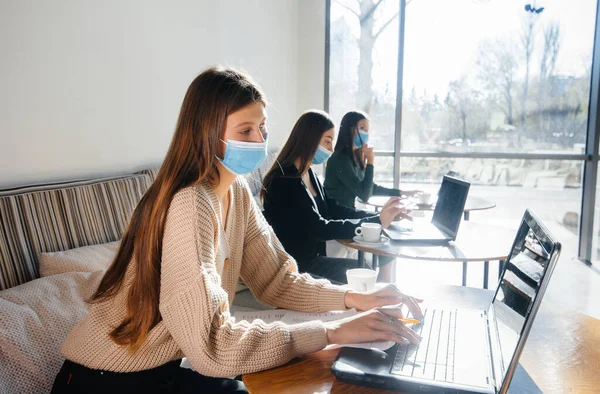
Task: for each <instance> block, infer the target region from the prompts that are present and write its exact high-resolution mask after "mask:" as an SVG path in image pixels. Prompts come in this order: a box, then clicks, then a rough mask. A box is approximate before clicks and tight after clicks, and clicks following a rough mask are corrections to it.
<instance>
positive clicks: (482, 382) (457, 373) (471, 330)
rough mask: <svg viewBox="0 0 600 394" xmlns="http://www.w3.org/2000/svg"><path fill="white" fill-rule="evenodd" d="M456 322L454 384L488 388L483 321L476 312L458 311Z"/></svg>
mask: <svg viewBox="0 0 600 394" xmlns="http://www.w3.org/2000/svg"><path fill="white" fill-rule="evenodd" d="M458 315H459V316H458V317H457V321H456V346H455V354H454V357H455V360H454V382H455V383H459V384H468V385H471V386H481V387H486V386H488V382H487V380H486V377H487V376H489V375H490V371H489V367H488V366H489V360H488V358H487V350H486V349H487V346H488V344H487V339H486V335H485V334H486V332H487V328H486V327H485V320H484V318H483V316H482V315H481V312H478V311H468V310H459V311H458Z"/></svg>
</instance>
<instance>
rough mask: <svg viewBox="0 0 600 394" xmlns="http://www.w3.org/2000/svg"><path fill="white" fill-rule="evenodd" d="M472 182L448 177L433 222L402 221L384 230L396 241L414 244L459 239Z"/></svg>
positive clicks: (444, 182) (441, 191)
mask: <svg viewBox="0 0 600 394" xmlns="http://www.w3.org/2000/svg"><path fill="white" fill-rule="evenodd" d="M469 187H470V183H469V182H467V181H464V180H461V179H458V178H454V177H451V176H448V175H445V176H444V178H443V179H442V186H441V187H440V190H439V193H438V199H437V203H436V204H435V209H434V211H433V217H432V219H431V222H430V223H412V222H409V221H407V220H402V221H400V222H398V223H392V224H391V225H389V226H388V228H386V229H385V230H384V231H385V233H386V235H387V236H388V237H389V238H390V239H391V240H393V241H399V242H402V243H411V244H413V243H414V244H424V245H444V244H447V243H448V242H450V241H454V240H455V239H456V234H457V233H458V227H459V226H460V221H461V218H462V215H463V210H464V209H465V202H466V201H467V196H468V194H469Z"/></svg>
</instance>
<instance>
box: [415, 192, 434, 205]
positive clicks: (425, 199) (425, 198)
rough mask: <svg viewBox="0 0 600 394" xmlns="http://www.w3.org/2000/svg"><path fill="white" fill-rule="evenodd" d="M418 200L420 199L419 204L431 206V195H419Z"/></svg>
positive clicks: (425, 193) (424, 193)
mask: <svg viewBox="0 0 600 394" xmlns="http://www.w3.org/2000/svg"><path fill="white" fill-rule="evenodd" d="M417 198H418V199H419V204H429V201H430V200H431V193H427V192H423V193H421V194H417Z"/></svg>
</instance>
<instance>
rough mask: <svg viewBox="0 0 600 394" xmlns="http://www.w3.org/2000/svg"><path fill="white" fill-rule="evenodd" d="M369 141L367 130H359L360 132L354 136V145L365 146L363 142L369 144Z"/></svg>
mask: <svg viewBox="0 0 600 394" xmlns="http://www.w3.org/2000/svg"><path fill="white" fill-rule="evenodd" d="M368 143H369V133H367V132H366V131H363V130H358V133H356V136H355V137H354V146H356V147H357V148H360V147H362V146H363V144H368Z"/></svg>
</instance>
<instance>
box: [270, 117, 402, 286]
mask: <svg viewBox="0 0 600 394" xmlns="http://www.w3.org/2000/svg"><path fill="white" fill-rule="evenodd" d="M334 139H335V128H334V124H333V122H332V120H331V118H330V117H329V114H327V113H326V112H324V111H319V110H309V111H306V112H304V113H303V114H302V115H301V116H300V118H298V120H297V121H296V124H295V125H294V128H293V129H292V132H291V133H290V136H289V138H288V140H287V142H286V143H285V145H284V146H283V148H282V150H281V153H279V156H278V157H277V160H276V161H275V164H274V165H273V167H272V168H271V170H270V171H269V172H268V173H267V175H266V176H265V179H264V181H263V191H262V199H263V203H264V215H265V218H266V219H267V221H268V222H269V224H271V226H273V230H274V231H275V234H277V237H278V238H279V240H280V241H281V243H282V244H283V246H284V247H285V249H286V251H287V252H288V253H289V254H291V255H292V256H293V257H294V259H296V262H297V263H298V268H299V269H300V272H308V273H310V274H314V275H318V276H322V277H325V278H327V279H330V280H334V281H336V282H342V283H346V270H348V269H350V268H356V265H357V260H356V259H350V258H336V257H331V256H327V251H326V244H325V242H326V241H329V240H335V239H351V238H352V237H354V235H355V230H356V228H357V227H360V226H361V225H362V224H363V223H368V222H372V223H378V224H381V225H382V227H383V228H386V227H387V226H388V225H389V224H390V223H391V221H392V220H394V219H395V217H396V216H397V215H399V214H402V213H405V212H406V211H405V210H404V208H403V206H402V205H401V204H399V199H396V200H391V201H390V202H389V203H388V204H387V205H386V206H385V207H384V208H383V209H382V211H381V214H377V213H373V212H366V211H361V210H357V209H354V208H349V207H346V206H343V205H340V204H339V203H338V202H337V201H335V199H333V198H331V197H330V196H329V194H328V193H327V191H326V190H325V189H324V188H323V185H322V184H321V181H320V180H319V178H318V177H317V176H316V174H315V172H314V171H313V169H312V164H321V163H322V162H324V160H325V159H326V158H327V157H329V156H331V153H332V151H333V141H334ZM393 261H394V259H390V258H381V259H380V269H379V278H378V279H379V280H381V281H383V282H392V281H393V278H392V272H393V269H392V268H393V267H392V264H393Z"/></svg>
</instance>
